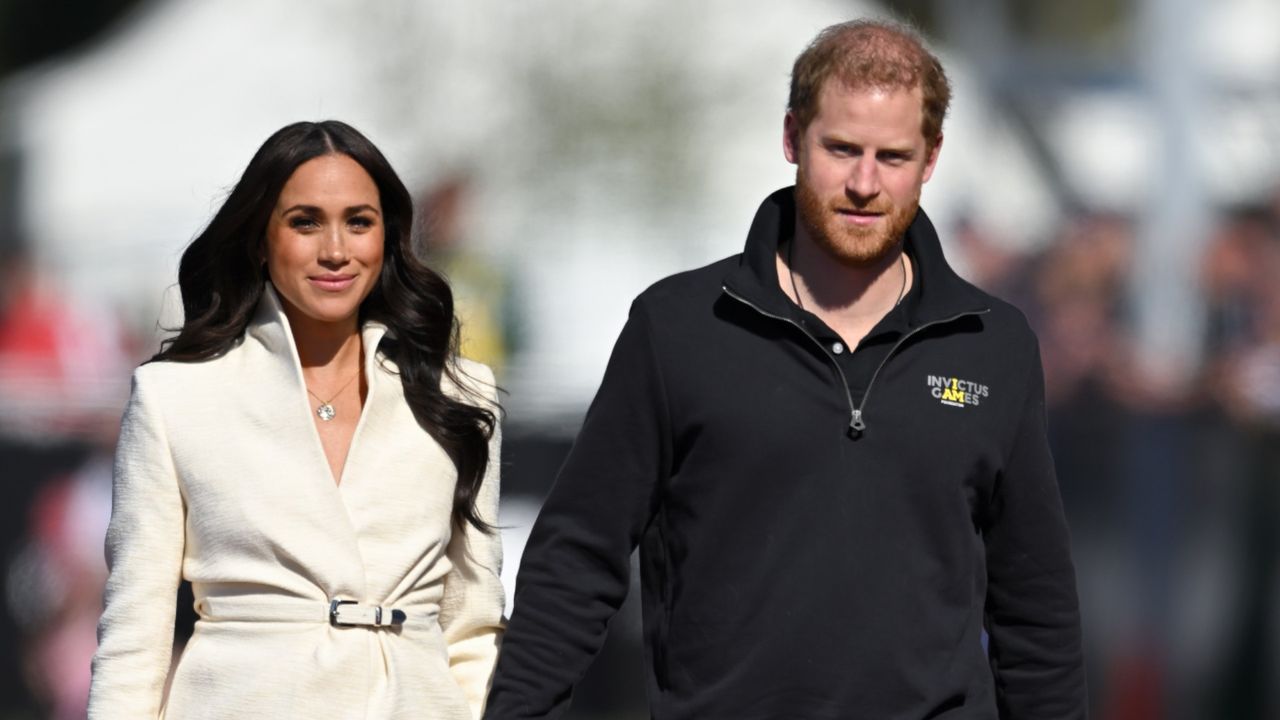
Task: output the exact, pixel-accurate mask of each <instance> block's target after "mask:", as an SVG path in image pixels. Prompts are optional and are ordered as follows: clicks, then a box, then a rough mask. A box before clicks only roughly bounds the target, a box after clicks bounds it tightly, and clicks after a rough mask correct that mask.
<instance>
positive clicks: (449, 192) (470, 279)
mask: <svg viewBox="0 0 1280 720" xmlns="http://www.w3.org/2000/svg"><path fill="white" fill-rule="evenodd" d="M471 182H472V181H471V178H470V176H468V175H466V174H465V173H454V174H450V175H447V176H445V177H444V178H443V179H442V180H440V181H439V182H437V183H435V184H434V185H432V186H431V187H430V188H428V189H427V191H426V193H424V194H423V199H422V208H421V210H422V212H421V215H422V218H423V225H422V234H421V237H420V239H421V250H422V252H423V256H424V257H425V258H426V260H427V264H428V265H430V266H431V267H432V268H433V269H435V270H437V271H438V272H440V273H442V274H443V275H444V276H445V277H446V278H448V280H449V284H450V285H451V286H452V287H453V299H454V304H455V310H456V312H457V315H458V321H459V323H460V324H461V326H462V351H461V354H462V355H463V356H465V357H469V358H471V359H473V360H479V361H480V362H482V363H485V364H486V365H488V366H489V367H491V368H493V371H494V373H495V374H496V375H497V377H498V380H499V382H501V380H502V377H503V370H504V368H505V367H506V364H507V361H508V360H509V358H510V357H511V355H512V354H513V353H514V352H516V351H517V350H518V346H519V344H520V341H519V330H520V325H519V321H518V317H517V309H516V308H517V306H516V304H515V302H514V301H515V293H514V291H513V289H512V286H511V276H510V273H508V272H505V271H504V269H503V266H502V262H501V260H500V259H499V258H494V257H489V256H486V255H484V254H482V253H480V252H479V251H477V250H476V248H475V246H474V245H473V244H472V243H471V242H469V240H468V230H467V222H466V219H467V201H468V200H469V198H470V194H471Z"/></svg>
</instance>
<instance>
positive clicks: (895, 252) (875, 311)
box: [777, 223, 913, 347]
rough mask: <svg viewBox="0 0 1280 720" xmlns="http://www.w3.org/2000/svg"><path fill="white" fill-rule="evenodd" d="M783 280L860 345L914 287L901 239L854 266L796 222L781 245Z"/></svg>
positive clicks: (800, 301)
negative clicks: (789, 238) (881, 253)
mask: <svg viewBox="0 0 1280 720" xmlns="http://www.w3.org/2000/svg"><path fill="white" fill-rule="evenodd" d="M777 270H778V284H779V285H780V286H781V287H782V290H783V292H784V293H786V295H787V296H788V297H790V298H791V301H792V302H794V303H796V304H797V305H799V306H800V307H802V308H804V309H805V310H808V311H809V312H811V313H813V314H814V315H816V316H818V318H819V319H820V320H822V321H823V322H824V323H826V324H827V325H828V326H829V327H830V328H831V329H832V330H835V331H836V332H837V333H839V334H840V336H841V337H842V338H844V341H845V343H846V344H847V345H848V346H849V347H855V346H856V345H857V343H858V342H860V341H861V340H862V338H863V337H864V336H865V335H866V334H867V333H868V332H870V331H871V328H873V327H875V325H876V323H878V322H880V319H881V318H883V317H884V316H885V315H886V314H887V313H888V312H889V311H890V310H892V309H893V308H894V307H896V306H897V304H898V303H899V302H901V300H902V297H903V296H905V295H906V292H907V290H909V289H910V288H911V284H912V278H913V272H912V263H911V262H910V259H909V258H908V257H907V255H906V253H904V252H903V251H902V242H901V241H899V243H898V244H897V245H896V246H895V247H894V248H893V249H892V250H891V251H890V252H888V253H886V254H885V256H884V257H883V258H880V259H879V260H877V261H875V262H873V263H869V264H867V265H851V264H848V263H843V262H840V261H839V260H837V259H836V258H834V257H832V256H831V255H830V253H828V252H827V251H826V250H825V249H823V248H822V246H821V245H819V244H818V243H816V242H814V241H813V239H812V238H810V237H809V235H808V234H807V233H806V232H805V230H804V228H803V226H801V225H800V224H799V223H797V227H796V232H795V235H794V239H793V240H792V241H791V243H790V244H789V245H786V246H783V247H782V248H779V252H778V256H777Z"/></svg>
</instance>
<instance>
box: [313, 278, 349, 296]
mask: <svg viewBox="0 0 1280 720" xmlns="http://www.w3.org/2000/svg"><path fill="white" fill-rule="evenodd" d="M307 280H308V281H309V282H310V283H311V284H312V285H313V286H315V287H316V288H319V289H320V290H324V291H325V292H342V291H343V290H346V289H347V288H349V287H351V284H352V283H354V282H355V281H356V276H355V275H313V276H310V277H308V278H307Z"/></svg>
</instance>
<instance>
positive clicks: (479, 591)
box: [439, 364, 506, 718]
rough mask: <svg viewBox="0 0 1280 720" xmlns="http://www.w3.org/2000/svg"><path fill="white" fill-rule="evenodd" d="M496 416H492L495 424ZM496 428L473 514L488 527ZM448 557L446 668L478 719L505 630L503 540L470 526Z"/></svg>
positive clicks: (487, 385) (487, 388) (494, 510)
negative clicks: (449, 566)
mask: <svg viewBox="0 0 1280 720" xmlns="http://www.w3.org/2000/svg"><path fill="white" fill-rule="evenodd" d="M471 367H472V372H473V373H474V374H475V375H476V376H477V377H475V378H474V380H475V381H476V382H475V384H476V385H477V386H478V392H480V393H483V395H484V397H485V398H486V400H487V402H489V404H490V408H491V409H492V410H493V411H494V412H495V414H496V413H497V411H498V403H497V395H496V386H495V384H494V379H493V373H492V371H490V370H489V369H488V368H487V367H485V366H483V365H478V364H476V365H472V366H471ZM496 419H497V418H496V417H495V420H496ZM501 446H502V432H501V426H500V425H498V424H495V425H494V428H493V435H492V436H491V437H490V438H489V462H488V465H486V466H485V473H484V479H483V480H482V481H481V484H480V489H479V493H478V495H477V496H476V510H477V511H478V513H479V515H480V518H481V519H483V520H484V521H485V522H488V523H489V524H490V525H495V526H496V525H497V522H498V491H499V477H500V475H501V464H502V463H501V461H502V458H501V455H500V448H501ZM446 552H447V554H448V557H449V561H450V563H451V564H452V565H453V567H452V569H451V570H450V571H449V573H448V575H446V576H445V580H444V597H443V599H442V600H441V602H440V618H439V620H440V628H441V630H442V631H443V633H444V639H445V642H446V643H447V644H448V648H449V670H450V671H451V672H452V673H453V678H454V681H455V682H457V683H458V686H459V687H461V688H462V691H463V693H464V694H466V697H467V702H468V703H469V704H470V706H471V714H472V716H473V717H477V718H478V717H480V713H481V711H482V709H483V707H484V698H485V693H487V692H488V690H489V680H490V678H491V677H492V675H493V665H494V661H495V660H497V656H498V643H499V641H500V639H501V637H502V631H503V628H504V626H505V619H504V618H503V615H502V613H503V610H504V609H505V606H506V598H505V596H504V594H503V590H502V580H501V579H500V576H501V573H502V537H501V536H500V535H499V534H498V533H497V531H496V530H495V532H494V533H493V534H492V535H490V534H486V533H484V532H481V531H479V530H477V529H476V528H475V527H474V526H472V525H471V524H470V523H468V524H467V526H466V528H465V530H464V531H462V532H458V531H456V530H455V532H454V534H453V536H452V538H451V539H450V540H449V547H448V549H447V551H446Z"/></svg>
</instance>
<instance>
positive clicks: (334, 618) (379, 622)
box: [329, 598, 406, 627]
mask: <svg viewBox="0 0 1280 720" xmlns="http://www.w3.org/2000/svg"><path fill="white" fill-rule="evenodd" d="M359 604H360V603H359V602H358V601H356V600H343V599H341V598H333V599H332V600H330V601H329V624H330V625H332V626H334V627H387V626H388V625H403V624H404V621H405V619H406V617H405V613H404V611H403V610H395V609H392V610H384V609H383V608H382V606H381V605H374V606H373V608H372V610H373V621H372V622H369V621H368V620H350V621H343V620H342V619H340V618H339V617H338V615H339V612H338V611H339V610H340V609H341V608H342V606H343V605H359ZM366 607H368V606H366ZM384 616H389V617H386V622H383V618H384Z"/></svg>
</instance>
